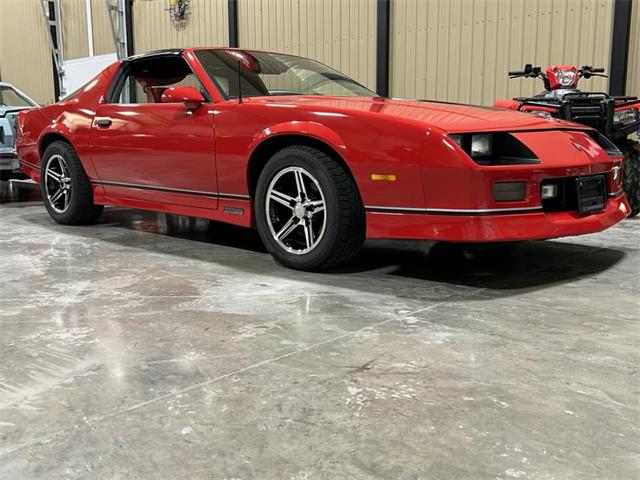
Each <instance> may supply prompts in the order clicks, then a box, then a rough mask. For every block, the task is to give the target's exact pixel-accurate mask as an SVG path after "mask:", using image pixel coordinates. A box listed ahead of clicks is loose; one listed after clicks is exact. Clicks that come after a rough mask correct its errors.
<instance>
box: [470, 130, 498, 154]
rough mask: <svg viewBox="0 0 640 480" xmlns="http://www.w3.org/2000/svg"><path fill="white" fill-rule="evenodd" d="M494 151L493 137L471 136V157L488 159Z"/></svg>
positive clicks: (486, 135)
mask: <svg viewBox="0 0 640 480" xmlns="http://www.w3.org/2000/svg"><path fill="white" fill-rule="evenodd" d="M492 151H493V136H492V135H489V134H482V135H472V136H471V156H472V157H488V156H489V155H491V152H492Z"/></svg>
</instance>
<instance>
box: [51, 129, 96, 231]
mask: <svg viewBox="0 0 640 480" xmlns="http://www.w3.org/2000/svg"><path fill="white" fill-rule="evenodd" d="M42 167H43V168H42V171H41V179H40V191H41V193H42V199H43V200H44V205H45V207H46V209H47V211H48V212H49V215H50V216H51V218H53V220H55V221H56V222H57V223H60V224H62V225H82V224H87V223H93V222H94V221H95V220H97V218H98V217H99V216H100V214H101V213H102V210H103V206H102V205H96V204H94V203H93V191H92V189H91V183H90V182H89V178H88V177H87V174H86V173H85V171H84V168H83V167H82V163H81V162H80V158H78V155H77V154H76V152H75V150H74V149H73V147H72V146H71V145H69V144H68V143H66V142H53V143H52V144H51V145H49V146H48V147H47V149H46V150H45V152H44V155H43V162H42Z"/></svg>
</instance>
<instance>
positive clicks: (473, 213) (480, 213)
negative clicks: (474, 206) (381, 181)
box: [365, 207, 543, 217]
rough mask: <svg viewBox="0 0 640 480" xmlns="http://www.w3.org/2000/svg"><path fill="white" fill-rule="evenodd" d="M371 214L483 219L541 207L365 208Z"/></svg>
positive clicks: (525, 211) (537, 210)
mask: <svg viewBox="0 0 640 480" xmlns="http://www.w3.org/2000/svg"><path fill="white" fill-rule="evenodd" d="M365 210H366V211H367V212H371V213H391V214H403V215H406V214H414V215H455V216H467V217H484V216H487V215H517V214H523V213H542V211H543V210H542V207H532V208H524V209H517V208H515V209H508V208H505V209H488V210H438V209H431V208H395V207H365Z"/></svg>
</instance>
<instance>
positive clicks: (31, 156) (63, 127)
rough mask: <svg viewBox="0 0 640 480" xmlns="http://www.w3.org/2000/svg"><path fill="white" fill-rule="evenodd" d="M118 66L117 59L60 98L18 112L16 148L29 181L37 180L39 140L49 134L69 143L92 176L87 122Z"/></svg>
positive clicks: (40, 147)
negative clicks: (38, 106)
mask: <svg viewBox="0 0 640 480" xmlns="http://www.w3.org/2000/svg"><path fill="white" fill-rule="evenodd" d="M119 65H120V62H116V63H114V64H113V65H111V66H109V67H107V68H106V69H105V70H103V71H102V72H101V73H100V74H98V75H97V76H96V77H95V78H94V79H93V80H91V81H90V82H89V83H87V84H86V85H84V86H83V87H82V88H80V89H79V90H78V91H77V92H76V93H74V94H72V95H71V96H70V97H68V98H67V99H66V100H64V101H61V102H59V103H55V104H53V105H48V106H45V107H41V108H38V109H36V110H29V111H25V112H21V113H20V115H19V116H18V125H19V127H20V129H21V135H20V137H19V139H18V141H17V143H16V148H17V151H18V157H19V158H20V159H21V160H22V161H23V164H28V165H25V173H27V175H29V176H30V177H31V178H32V179H33V180H35V181H38V180H39V175H40V174H39V168H40V167H41V163H42V158H41V150H42V145H43V141H44V140H45V139H46V138H47V136H48V135H51V134H55V135H58V136H61V137H63V138H65V139H66V140H67V141H68V142H69V143H71V145H73V147H74V149H75V150H76V152H77V153H78V156H79V157H80V161H81V162H82V164H83V166H84V168H85V171H86V172H87V174H88V175H89V177H90V178H94V177H95V176H96V173H95V169H94V168H93V164H92V163H91V153H90V151H89V137H90V132H91V124H92V122H93V118H94V116H95V111H96V106H97V105H98V103H100V102H101V101H102V100H103V98H104V95H105V93H106V91H107V89H108V88H109V85H110V84H111V80H112V78H113V76H114V74H115V72H116V71H117V69H118V67H119ZM27 169H29V170H30V171H26V170H27Z"/></svg>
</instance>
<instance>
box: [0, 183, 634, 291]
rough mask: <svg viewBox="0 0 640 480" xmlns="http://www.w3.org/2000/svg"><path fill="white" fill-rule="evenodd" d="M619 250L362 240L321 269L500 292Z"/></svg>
mask: <svg viewBox="0 0 640 480" xmlns="http://www.w3.org/2000/svg"><path fill="white" fill-rule="evenodd" d="M34 202H41V199H40V192H39V189H38V186H37V185H36V184H34V183H32V182H31V183H29V182H25V181H11V182H1V183H0V203H5V204H7V203H11V204H12V207H16V208H19V207H20V206H33V205H34V204H36V203H34ZM42 215H43V218H45V217H47V214H46V212H45V210H44V207H43V208H42ZM98 223H99V224H100V225H102V226H104V227H108V226H110V227H114V228H117V227H120V228H124V229H128V230H134V231H140V232H145V233H151V234H156V235H163V236H169V237H177V238H183V239H187V240H192V241H195V242H204V243H208V244H212V245H221V246H228V247H233V248H237V249H244V250H247V251H252V252H258V253H265V254H266V249H265V247H264V245H263V243H262V241H261V240H260V236H259V235H258V233H257V231H255V230H251V229H247V228H242V227H237V226H234V225H228V224H225V223H220V222H214V221H209V220H205V219H201V218H190V217H183V216H178V215H169V214H165V213H159V212H151V211H143V210H135V209H129V208H123V207H109V208H107V209H105V212H104V214H103V215H102V216H101V217H100V219H99V221H98ZM74 234H75V235H83V234H92V233H91V231H90V230H87V231H83V230H81V229H79V230H74ZM105 241H112V242H117V241H118V240H117V239H110V240H107V239H105ZM123 241H124V240H123ZM127 241H130V239H128V240H127ZM145 245H146V248H148V249H150V250H153V249H158V248H160V247H158V245H157V243H156V242H153V241H151V240H150V241H149V242H148V244H147V243H145ZM199 251H200V250H199V249H198V248H197V247H196V246H195V245H194V249H193V252H191V251H189V249H187V250H186V251H183V252H182V254H183V255H185V256H190V255H192V254H193V255H198V254H199V253H198V252H199ZM624 255H625V253H624V251H623V250H621V249H614V248H606V247H604V248H603V247H602V246H601V245H589V244H588V243H587V242H585V243H582V242H572V241H563V240H560V241H558V240H556V241H552V242H551V241H529V242H519V243H509V244H493V245H485V246H480V245H453V244H447V243H438V242H428V241H387V240H373V241H368V242H367V243H366V245H365V248H363V250H362V252H361V253H360V254H359V255H358V257H357V258H355V259H354V260H353V261H351V262H349V263H348V264H347V265H344V266H341V267H340V268H338V269H334V270H332V271H331V272H326V273H329V274H333V275H329V277H331V278H334V279H335V278H336V275H337V276H338V277H341V276H345V275H347V276H348V275H349V274H373V275H374V276H378V277H379V276H384V277H387V278H396V279H403V278H404V279H416V280H428V281H434V282H438V283H443V284H453V285H464V286H472V287H483V288H490V289H493V290H499V291H503V292H504V291H508V290H512V291H519V290H523V289H524V290H527V289H537V288H544V287H548V286H550V285H553V284H557V283H562V282H569V281H572V280H575V279H577V278H582V277H588V276H593V275H595V274H598V273H600V272H602V271H605V270H607V269H609V268H611V267H612V266H613V265H615V264H616V263H618V262H620V261H621V260H622V259H623V257H624ZM585 259H588V261H585ZM230 261H231V260H230ZM234 266H235V267H237V268H240V269H248V270H250V269H252V268H264V265H262V266H260V267H258V266H255V265H254V266H252V265H236V264H235V263H234ZM288 273H291V272H288ZM321 277H322V276H321Z"/></svg>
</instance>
